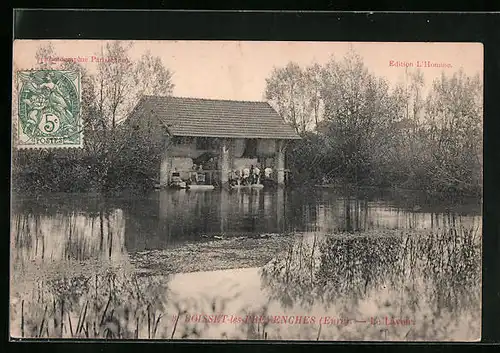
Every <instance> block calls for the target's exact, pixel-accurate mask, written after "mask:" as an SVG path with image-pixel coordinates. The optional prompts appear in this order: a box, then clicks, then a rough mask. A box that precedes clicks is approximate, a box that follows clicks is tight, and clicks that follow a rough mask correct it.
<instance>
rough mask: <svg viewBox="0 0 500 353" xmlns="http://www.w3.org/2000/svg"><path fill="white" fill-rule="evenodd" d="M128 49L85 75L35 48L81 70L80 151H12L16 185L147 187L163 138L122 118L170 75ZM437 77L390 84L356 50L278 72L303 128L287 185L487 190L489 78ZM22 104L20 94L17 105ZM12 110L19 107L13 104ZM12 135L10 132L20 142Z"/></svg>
mask: <svg viewBox="0 0 500 353" xmlns="http://www.w3.org/2000/svg"><path fill="white" fill-rule="evenodd" d="M130 48H131V45H130V44H127V43H124V42H110V43H108V44H106V45H105V46H103V47H102V52H101V53H100V54H99V55H100V56H102V57H116V58H122V59H123V60H117V61H116V62H103V63H98V64H97V67H96V70H94V71H92V72H91V71H90V70H89V69H88V68H85V67H83V66H82V65H81V64H80V63H76V62H62V63H52V64H50V63H48V62H47V61H46V60H42V59H43V58H49V57H57V53H56V52H55V49H54V47H52V46H50V45H49V46H44V47H40V48H39V50H38V52H37V54H36V56H37V59H38V62H39V64H38V66H39V67H38V68H40V69H47V68H51V69H65V70H70V69H71V70H78V71H80V72H81V82H82V105H81V106H82V111H81V116H82V122H83V126H82V129H83V132H84V147H83V148H82V149H60V150H59V149H57V150H54V149H52V150H43V149H42V150H18V149H16V148H14V150H13V152H12V179H13V184H12V187H13V188H14V190H17V191H22V190H30V191H33V192H43V191H62V192H72V191H77V192H80V191H82V192H83V191H96V192H103V191H104V192H106V191H112V190H118V189H136V190H143V189H148V188H152V187H153V186H154V184H155V183H156V182H157V176H158V171H159V156H160V151H161V149H162V148H163V147H164V146H163V145H162V144H158V143H155V142H153V141H152V140H151V139H148V137H147V136H140V135H139V134H137V133H136V132H135V131H133V130H131V129H130V128H129V127H127V124H124V123H122V122H123V121H124V118H126V117H127V116H128V114H129V113H130V112H131V110H132V109H133V107H134V106H135V104H136V103H137V101H138V99H139V98H140V97H141V96H142V95H145V94H146V95H158V96H168V95H170V94H172V91H173V88H174V82H173V73H172V72H171V71H170V70H169V69H168V68H166V67H165V66H164V64H163V63H162V61H161V58H160V57H156V56H153V55H151V53H148V52H146V53H144V54H143V55H142V56H141V57H140V58H138V59H134V58H132V57H131V56H130ZM443 70H447V71H443V73H442V75H441V76H440V77H439V78H438V79H436V80H435V81H434V82H425V81H424V76H423V74H422V72H421V71H411V72H407V74H406V75H405V80H404V82H401V83H398V84H395V85H391V84H390V83H389V82H388V80H387V79H386V78H384V77H379V76H377V75H376V74H374V73H372V72H370V71H369V70H368V69H367V67H366V66H365V64H364V63H363V60H362V58H361V57H360V56H359V55H357V54H356V53H355V52H354V51H351V52H349V53H348V54H347V55H346V56H345V57H344V58H341V59H335V58H333V57H332V59H331V60H330V61H329V62H327V63H326V64H324V65H318V64H314V65H311V66H310V67H300V66H299V65H297V64H295V63H292V62H291V63H289V64H288V65H287V66H285V67H280V68H278V67H277V68H275V69H274V71H273V72H272V73H271V74H270V76H269V77H268V78H267V80H266V91H265V98H266V100H268V101H269V103H270V104H271V105H272V106H273V107H274V108H275V109H276V110H277V111H278V112H279V113H280V114H281V116H283V118H284V119H285V120H286V121H287V122H288V123H289V124H291V125H292V126H293V127H294V128H295V129H296V131H297V133H299V134H300V135H301V136H302V140H300V141H298V142H294V143H290V145H289V146H288V149H287V152H288V155H287V164H288V168H289V169H290V171H291V174H290V181H291V183H292V184H295V185H303V184H323V185H324V184H337V185H338V184H340V185H346V184H348V185H351V186H354V187H359V186H375V187H398V188H404V189H417V190H422V191H425V192H427V193H430V194H434V193H442V194H445V195H446V194H448V195H468V196H471V195H472V196H479V195H481V191H482V82H481V80H480V78H479V76H474V77H471V76H468V75H466V74H465V73H464V72H463V71H461V70H458V71H451V70H450V69H443ZM15 101H16V98H15V92H14V102H15ZM13 108H14V109H13V114H14V116H15V115H16V114H17V107H16V104H14V107H13ZM14 143H15V140H14Z"/></svg>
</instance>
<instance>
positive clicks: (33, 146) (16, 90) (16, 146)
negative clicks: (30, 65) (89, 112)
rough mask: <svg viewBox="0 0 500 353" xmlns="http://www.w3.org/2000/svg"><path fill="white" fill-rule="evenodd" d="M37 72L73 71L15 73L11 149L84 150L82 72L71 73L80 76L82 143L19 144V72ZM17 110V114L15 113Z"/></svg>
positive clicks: (80, 132)
mask: <svg viewBox="0 0 500 353" xmlns="http://www.w3.org/2000/svg"><path fill="white" fill-rule="evenodd" d="M36 71H59V72H70V71H71V70H50V69H29V70H16V71H14V72H13V85H12V86H13V87H12V91H13V92H12V93H13V94H12V109H11V115H12V134H11V139H12V140H11V149H17V150H46V149H74V148H80V149H83V146H84V138H85V136H84V128H83V126H84V121H83V115H82V113H81V112H82V86H81V72H80V71H71V72H75V73H77V74H78V100H79V103H80V110H79V112H78V114H79V118H80V119H79V121H80V125H81V130H80V131H79V132H78V133H79V135H80V143H78V144H46V145H41V144H23V143H19V136H18V131H19V108H18V106H19V99H20V95H19V93H20V91H21V83H20V82H19V75H18V73H19V72H36ZM14 93H17V97H16V98H14ZM15 110H17V112H16V111H15Z"/></svg>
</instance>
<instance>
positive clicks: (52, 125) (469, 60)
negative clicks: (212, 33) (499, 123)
mask: <svg viewBox="0 0 500 353" xmlns="http://www.w3.org/2000/svg"><path fill="white" fill-rule="evenodd" d="M12 63H13V70H12V78H13V82H12V138H11V141H12V143H11V160H12V162H11V213H10V229H11V230H10V288H9V291H10V292H9V293H10V303H9V304H10V305H9V309H10V311H9V315H10V317H9V324H10V327H9V333H10V337H11V339H57V338H59V339H61V338H63V339H71V340H75V339H77V340H82V341H83V340H95V339H110V340H125V339H126V340H130V339H132V340H134V339H137V340H144V339H145V340H207V339H210V340H214V339H215V340H268V341H282V340H305V341H459V342H472V341H474V342H477V341H480V340H481V320H482V317H481V309H482V308H481V307H482V305H481V290H482V287H481V284H482V283H481V281H482V280H481V278H482V277H481V276H482V250H483V249H482V203H483V45H482V44H480V43H446V42H439V43H438V42H436V43H431V42H426V43H424V42H421V43H419V42H412V43H410V42H305V41H303V42H299V41H297V42H291V41H195V40H190V41H174V40H156V41H152V40H132V41H118V40H19V39H17V40H15V41H14V44H13V60H12Z"/></svg>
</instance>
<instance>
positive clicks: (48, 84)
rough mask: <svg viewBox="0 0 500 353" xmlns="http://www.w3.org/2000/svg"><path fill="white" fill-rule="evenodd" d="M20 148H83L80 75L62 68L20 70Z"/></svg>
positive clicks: (18, 142)
mask: <svg viewBox="0 0 500 353" xmlns="http://www.w3.org/2000/svg"><path fill="white" fill-rule="evenodd" d="M17 78H18V89H19V91H18V114H17V124H16V125H17V126H16V127H17V129H16V130H17V131H15V134H16V138H15V146H16V147H17V148H68V147H83V127H82V123H81V115H80V111H81V107H80V97H81V89H80V87H81V86H80V74H79V73H78V72H74V71H62V70H31V71H19V72H17Z"/></svg>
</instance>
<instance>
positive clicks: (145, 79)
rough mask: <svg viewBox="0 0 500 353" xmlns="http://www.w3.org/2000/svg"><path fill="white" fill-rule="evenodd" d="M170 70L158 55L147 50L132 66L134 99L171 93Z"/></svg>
mask: <svg viewBox="0 0 500 353" xmlns="http://www.w3.org/2000/svg"><path fill="white" fill-rule="evenodd" d="M172 75H173V74H172V72H171V71H170V70H168V69H167V68H166V67H165V66H164V65H163V63H162V61H161V58H160V57H159V56H153V55H151V52H150V51H148V52H146V53H145V54H143V55H142V57H141V59H140V60H139V61H138V62H137V64H136V65H135V67H134V76H133V77H134V87H135V92H134V94H135V100H136V101H137V100H138V99H140V97H142V96H144V95H157V96H169V95H171V94H172V91H173V89H174V84H173V83H172Z"/></svg>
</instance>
